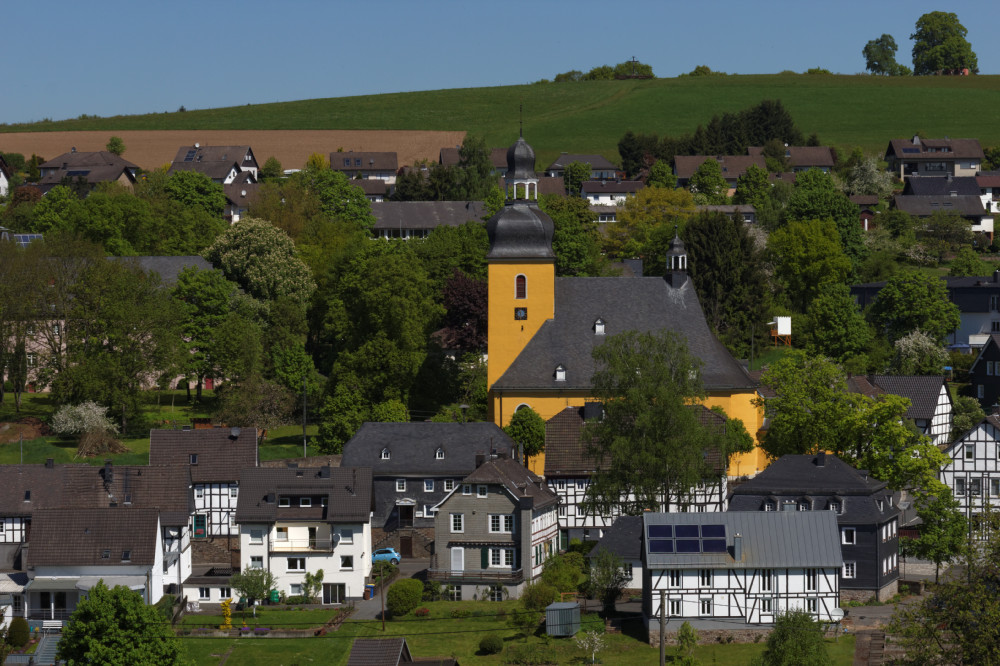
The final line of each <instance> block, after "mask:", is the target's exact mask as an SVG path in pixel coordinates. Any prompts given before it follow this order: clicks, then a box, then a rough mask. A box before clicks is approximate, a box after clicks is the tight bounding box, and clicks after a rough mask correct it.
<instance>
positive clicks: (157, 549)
mask: <svg viewBox="0 0 1000 666" xmlns="http://www.w3.org/2000/svg"><path fill="white" fill-rule="evenodd" d="M26 559H27V568H28V575H29V576H30V579H29V581H28V583H27V585H26V586H25V594H26V596H27V602H26V604H25V614H26V615H27V617H28V618H29V619H36V620H65V619H66V618H67V617H69V615H70V614H71V613H72V612H73V611H74V610H75V609H76V605H77V603H79V601H80V599H82V598H83V597H85V596H86V594H87V592H88V591H89V590H90V589H91V588H92V587H94V586H95V585H97V583H98V582H99V581H102V580H103V581H104V584H105V585H107V586H108V587H114V586H116V585H124V586H126V587H128V588H130V589H132V590H136V591H138V592H140V593H142V596H143V599H144V600H145V601H146V603H147V604H155V603H156V602H157V601H159V600H160V598H161V597H162V596H163V570H164V560H163V544H162V539H161V532H160V520H159V511H158V510H157V509H137V508H133V507H128V506H117V507H105V508H99V509H84V508H72V509H38V510H36V511H35V512H34V513H33V514H32V517H31V544H30V548H29V550H28V553H27V558H26Z"/></svg>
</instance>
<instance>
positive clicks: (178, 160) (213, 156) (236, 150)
mask: <svg viewBox="0 0 1000 666" xmlns="http://www.w3.org/2000/svg"><path fill="white" fill-rule="evenodd" d="M189 154H190V155H191V159H186V158H187V157H188V155H189ZM247 156H249V157H250V160H246V159H245V158H246V157H247ZM210 162H220V163H227V164H233V163H235V164H236V167H237V169H239V167H240V166H241V165H243V164H244V163H246V164H247V165H248V166H250V167H254V166H257V159H256V158H255V157H254V155H253V150H251V149H250V146H200V145H199V146H181V147H180V148H178V149H177V155H176V156H175V157H174V161H173V163H172V166H171V168H175V167H180V166H181V165H184V164H205V163H210ZM226 172H227V173H228V167H227V170H226Z"/></svg>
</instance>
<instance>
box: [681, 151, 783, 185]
mask: <svg viewBox="0 0 1000 666" xmlns="http://www.w3.org/2000/svg"><path fill="white" fill-rule="evenodd" d="M708 160H715V161H717V162H718V163H719V167H720V168H721V169H722V177H723V178H725V179H726V180H735V179H736V178H739V177H740V176H742V175H743V174H744V173H746V170H747V169H748V168H750V166H751V165H752V166H756V167H760V168H761V169H765V170H766V169H767V164H766V163H765V162H764V158H763V156H761V155H677V156H676V157H674V173H676V174H677V178H679V179H682V180H688V179H690V178H691V176H693V175H694V172H695V171H697V170H698V167H700V166H701V165H702V164H704V163H705V162H706V161H708Z"/></svg>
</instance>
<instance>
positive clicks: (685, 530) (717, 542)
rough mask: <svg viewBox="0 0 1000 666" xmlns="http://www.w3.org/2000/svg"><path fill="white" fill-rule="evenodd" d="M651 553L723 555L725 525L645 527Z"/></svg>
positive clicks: (724, 548) (724, 549)
mask: <svg viewBox="0 0 1000 666" xmlns="http://www.w3.org/2000/svg"><path fill="white" fill-rule="evenodd" d="M646 540H647V543H648V544H649V545H648V548H649V552H651V553H666V554H672V553H677V554H682V555H690V554H698V553H725V552H726V526H725V525H647V526H646Z"/></svg>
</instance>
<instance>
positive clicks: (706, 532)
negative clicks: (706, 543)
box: [701, 525, 726, 539]
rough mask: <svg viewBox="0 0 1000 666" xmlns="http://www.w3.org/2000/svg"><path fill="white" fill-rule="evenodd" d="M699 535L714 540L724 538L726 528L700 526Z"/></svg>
mask: <svg viewBox="0 0 1000 666" xmlns="http://www.w3.org/2000/svg"><path fill="white" fill-rule="evenodd" d="M701 535H702V536H703V537H712V538H716V539H724V538H726V526H725V525H702V526H701Z"/></svg>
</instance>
